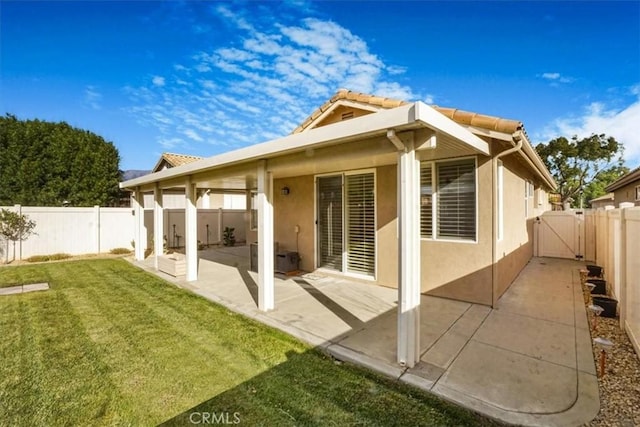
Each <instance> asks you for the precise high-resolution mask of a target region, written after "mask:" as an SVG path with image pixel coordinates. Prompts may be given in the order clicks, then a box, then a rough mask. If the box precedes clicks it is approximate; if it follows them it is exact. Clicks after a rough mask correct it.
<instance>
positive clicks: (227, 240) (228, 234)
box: [222, 227, 236, 246]
mask: <svg viewBox="0 0 640 427" xmlns="http://www.w3.org/2000/svg"><path fill="white" fill-rule="evenodd" d="M234 231H235V228H233V227H225V228H224V233H223V234H222V243H223V244H224V245H225V246H234V245H235V244H236V236H235V235H234V234H233V232H234Z"/></svg>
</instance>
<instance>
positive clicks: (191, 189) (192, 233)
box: [184, 176, 198, 282]
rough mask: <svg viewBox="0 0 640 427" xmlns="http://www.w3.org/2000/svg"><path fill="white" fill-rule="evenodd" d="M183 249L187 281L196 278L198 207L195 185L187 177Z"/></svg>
mask: <svg viewBox="0 0 640 427" xmlns="http://www.w3.org/2000/svg"><path fill="white" fill-rule="evenodd" d="M185 196H186V197H185V208H184V210H185V212H184V228H185V230H184V239H185V240H184V249H185V256H186V264H187V277H186V280H187V282H192V281H194V280H198V233H197V232H198V209H197V208H196V197H197V194H196V187H195V184H193V183H192V182H191V177H190V176H189V177H187V181H186V183H185Z"/></svg>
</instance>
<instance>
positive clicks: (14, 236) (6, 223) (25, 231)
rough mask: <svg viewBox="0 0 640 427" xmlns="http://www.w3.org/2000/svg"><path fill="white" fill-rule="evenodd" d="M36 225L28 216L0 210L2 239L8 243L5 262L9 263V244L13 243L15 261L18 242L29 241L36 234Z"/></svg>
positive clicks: (0, 234) (0, 235)
mask: <svg viewBox="0 0 640 427" xmlns="http://www.w3.org/2000/svg"><path fill="white" fill-rule="evenodd" d="M35 227H36V223H35V222H34V221H32V220H30V219H29V217H27V216H26V215H21V214H19V213H16V212H12V211H10V210H7V209H0V237H2V238H3V239H4V240H5V241H6V243H7V250H6V253H5V262H6V263H7V264H8V263H9V242H10V241H11V242H13V259H14V260H15V259H16V242H17V241H23V240H27V239H28V238H29V236H31V235H32V234H34V232H33V229H34V228H35Z"/></svg>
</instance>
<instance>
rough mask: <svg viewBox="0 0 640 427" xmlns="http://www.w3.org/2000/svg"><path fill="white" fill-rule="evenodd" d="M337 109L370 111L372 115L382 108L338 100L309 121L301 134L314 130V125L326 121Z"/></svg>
mask: <svg viewBox="0 0 640 427" xmlns="http://www.w3.org/2000/svg"><path fill="white" fill-rule="evenodd" d="M338 107H349V108H354V109H357V110H364V111H370V112H372V113H377V112H378V111H380V110H381V109H382V108H375V107H374V106H372V105H371V104H358V103H357V102H353V101H350V100H347V99H340V100H338V101H336V102H334V103H333V104H332V105H331V107H329V108H327V109H326V110H325V111H324V112H323V113H322V114H320V115H319V116H318V117H316V118H315V119H313V120H312V121H311V123H310V124H309V125H308V126H307V127H306V128H304V129H303V130H302V132H301V133H304V132H308V131H309V130H311V129H316V126H315V125H317V124H318V123H320V122H322V121H323V120H324V119H326V118H327V117H329V116H330V115H331V114H333V113H334V112H335V110H336V109H337V108H338ZM349 120H350V119H349ZM338 121H341V120H338Z"/></svg>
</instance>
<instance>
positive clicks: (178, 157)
mask: <svg viewBox="0 0 640 427" xmlns="http://www.w3.org/2000/svg"><path fill="white" fill-rule="evenodd" d="M200 159H203V157H200V156H189V155H187V154H176V153H162V155H161V156H160V159H159V160H158V163H156V165H155V167H154V168H153V172H157V171H158V170H159V169H158V168H159V167H160V166H161V165H162V162H163V161H164V162H165V163H166V164H167V165H168V167H171V168H175V167H176V166H181V165H186V164H187V163H193V162H195V161H196V160H200Z"/></svg>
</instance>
